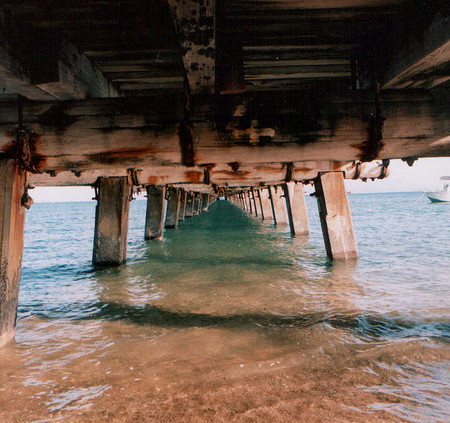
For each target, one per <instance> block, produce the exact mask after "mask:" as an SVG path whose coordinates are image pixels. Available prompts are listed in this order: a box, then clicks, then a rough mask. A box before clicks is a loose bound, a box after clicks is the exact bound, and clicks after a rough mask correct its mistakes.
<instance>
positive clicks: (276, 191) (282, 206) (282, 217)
mask: <svg viewBox="0 0 450 423" xmlns="http://www.w3.org/2000/svg"><path fill="white" fill-rule="evenodd" d="M271 194H272V202H273V209H274V213H275V224H276V225H287V224H288V218H287V213H286V202H285V201H284V191H283V188H282V187H281V186H278V187H275V188H272V190H271Z"/></svg>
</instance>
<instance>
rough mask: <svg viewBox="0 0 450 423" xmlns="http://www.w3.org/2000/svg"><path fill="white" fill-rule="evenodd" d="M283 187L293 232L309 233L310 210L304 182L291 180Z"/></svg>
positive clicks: (298, 233) (290, 226)
mask: <svg viewBox="0 0 450 423" xmlns="http://www.w3.org/2000/svg"><path fill="white" fill-rule="evenodd" d="M282 187H283V191H284V200H285V202H286V213H287V218H288V223H289V228H290V229H291V234H292V235H295V234H297V235H306V234H309V223H308V211H307V209H306V201H305V194H304V193H303V184H301V183H298V184H296V183H295V182H289V183H286V184H283V185H282Z"/></svg>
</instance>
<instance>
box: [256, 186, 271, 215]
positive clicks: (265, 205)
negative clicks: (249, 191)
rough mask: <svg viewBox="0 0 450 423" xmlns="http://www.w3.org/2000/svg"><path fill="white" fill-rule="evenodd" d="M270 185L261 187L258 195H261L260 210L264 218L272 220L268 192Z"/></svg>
mask: <svg viewBox="0 0 450 423" xmlns="http://www.w3.org/2000/svg"><path fill="white" fill-rule="evenodd" d="M269 190H270V187H267V188H261V189H260V190H259V195H260V196H261V204H262V210H263V214H264V220H268V221H270V220H274V219H273V211H272V201H271V199H270V193H269Z"/></svg>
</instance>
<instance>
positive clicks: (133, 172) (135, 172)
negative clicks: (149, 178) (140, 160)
mask: <svg viewBox="0 0 450 423" xmlns="http://www.w3.org/2000/svg"><path fill="white" fill-rule="evenodd" d="M140 172H142V169H134V168H129V169H127V173H128V177H129V179H130V181H131V183H132V185H134V186H139V185H141V183H140V181H139V173H140Z"/></svg>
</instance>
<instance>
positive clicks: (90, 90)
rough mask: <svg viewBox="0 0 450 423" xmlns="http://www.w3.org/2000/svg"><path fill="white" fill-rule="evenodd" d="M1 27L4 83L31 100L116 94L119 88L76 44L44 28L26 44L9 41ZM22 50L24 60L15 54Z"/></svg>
mask: <svg viewBox="0 0 450 423" xmlns="http://www.w3.org/2000/svg"><path fill="white" fill-rule="evenodd" d="M3 33H4V31H2V29H1V28H0V85H3V86H4V87H6V88H7V89H8V90H10V91H11V92H14V93H17V94H20V95H22V96H24V97H26V98H29V99H31V100H54V99H59V100H69V99H83V98H87V97H113V96H118V95H119V93H118V91H117V90H116V89H115V88H114V86H113V85H112V84H111V82H109V80H108V79H106V78H105V76H104V75H103V73H102V72H101V71H100V70H99V69H98V68H96V67H95V65H94V64H93V63H92V62H91V61H90V60H89V59H88V58H87V57H86V56H85V55H83V54H82V53H80V52H79V51H78V50H77V49H76V48H75V46H74V45H73V44H71V43H70V42H68V41H67V40H65V39H63V38H62V37H61V35H60V34H56V33H54V32H53V31H40V32H38V33H36V34H35V36H34V37H33V38H32V39H30V40H29V44H28V45H26V46H16V45H15V42H12V41H11V40H9V41H7V40H6V39H5V37H4V36H3V35H1V34H3ZM16 50H17V51H19V52H22V56H25V57H23V58H22V60H18V59H17V58H13V57H12V55H11V54H12V52H14V51H16Z"/></svg>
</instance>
